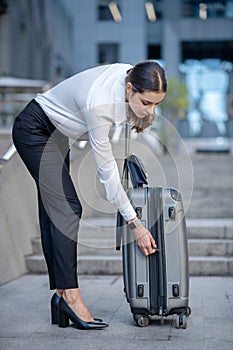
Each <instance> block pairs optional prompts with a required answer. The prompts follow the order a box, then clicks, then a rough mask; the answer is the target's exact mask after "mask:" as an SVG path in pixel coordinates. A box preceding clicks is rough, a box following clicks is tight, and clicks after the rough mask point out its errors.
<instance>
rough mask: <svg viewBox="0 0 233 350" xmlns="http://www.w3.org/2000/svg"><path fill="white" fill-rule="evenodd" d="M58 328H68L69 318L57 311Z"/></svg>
mask: <svg viewBox="0 0 233 350" xmlns="http://www.w3.org/2000/svg"><path fill="white" fill-rule="evenodd" d="M58 327H61V328H66V327H69V316H67V315H66V314H65V313H64V312H62V311H59V317H58Z"/></svg>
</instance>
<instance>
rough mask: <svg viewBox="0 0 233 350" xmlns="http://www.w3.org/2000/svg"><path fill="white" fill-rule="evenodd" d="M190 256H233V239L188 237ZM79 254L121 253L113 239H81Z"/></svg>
mask: <svg viewBox="0 0 233 350" xmlns="http://www.w3.org/2000/svg"><path fill="white" fill-rule="evenodd" d="M188 244H189V255H190V256H233V239H188ZM32 245H33V253H34V254H36V255H40V254H42V246H41V240H40V238H35V239H33V240H32ZM78 254H79V255H97V256H98V255H101V256H104V255H113V256H114V255H120V254H121V252H119V251H116V249H115V240H112V239H103V238H99V239H81V240H80V241H79V244H78Z"/></svg>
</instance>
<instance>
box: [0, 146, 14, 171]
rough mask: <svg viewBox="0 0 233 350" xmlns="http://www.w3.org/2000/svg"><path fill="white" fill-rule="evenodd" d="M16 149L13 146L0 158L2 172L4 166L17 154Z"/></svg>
mask: <svg viewBox="0 0 233 350" xmlns="http://www.w3.org/2000/svg"><path fill="white" fill-rule="evenodd" d="M16 152H17V151H16V148H15V146H14V145H11V146H10V147H9V148H8V150H7V151H6V152H5V153H4V155H3V156H2V157H0V170H1V169H2V167H3V164H5V163H7V162H8V161H9V160H10V159H11V158H12V157H13V156H14V155H15V153H16Z"/></svg>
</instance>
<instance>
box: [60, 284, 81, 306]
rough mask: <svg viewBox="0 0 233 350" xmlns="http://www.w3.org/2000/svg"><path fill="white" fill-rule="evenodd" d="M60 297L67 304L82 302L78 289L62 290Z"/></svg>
mask: <svg viewBox="0 0 233 350" xmlns="http://www.w3.org/2000/svg"><path fill="white" fill-rule="evenodd" d="M62 296H63V298H64V299H65V301H66V302H67V303H68V304H74V303H77V302H80V301H81V300H82V299H81V295H80V290H79V288H71V289H64V290H63V293H62Z"/></svg>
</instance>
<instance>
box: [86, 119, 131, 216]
mask: <svg viewBox="0 0 233 350" xmlns="http://www.w3.org/2000/svg"><path fill="white" fill-rule="evenodd" d="M92 117H94V116H93V115H92ZM92 117H91V116H90V115H89V117H87V120H86V121H87V125H88V133H89V141H90V145H91V148H92V152H93V155H94V159H95V163H96V167H97V171H98V174H99V179H100V182H101V183H102V184H103V185H104V187H105V192H106V198H107V200H108V201H110V202H113V203H114V204H115V206H116V207H117V209H118V210H119V211H120V213H121V215H122V216H123V217H124V219H125V220H126V221H128V220H130V219H132V218H134V217H135V216H136V213H135V210H134V209H133V207H132V205H131V203H130V201H129V198H128V196H127V194H126V192H125V190H124V189H123V186H122V184H121V180H120V175H119V170H118V166H117V163H116V161H115V158H114V156H113V153H112V146H111V143H110V140H109V131H110V128H111V126H112V122H111V121H110V120H107V119H106V118H98V122H97V123H95V124H94V123H93V118H92ZM95 117H96V116H95ZM95 119H96V118H95Z"/></svg>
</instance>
